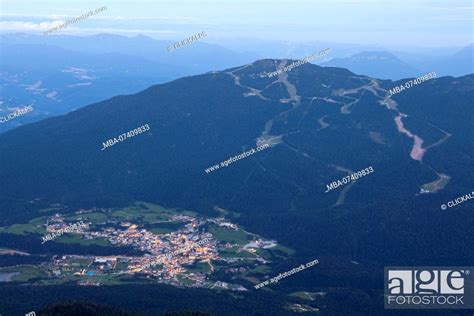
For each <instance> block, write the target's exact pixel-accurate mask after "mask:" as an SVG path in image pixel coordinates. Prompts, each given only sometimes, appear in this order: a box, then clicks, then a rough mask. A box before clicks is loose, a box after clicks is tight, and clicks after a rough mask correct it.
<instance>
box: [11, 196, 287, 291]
mask: <svg viewBox="0 0 474 316" xmlns="http://www.w3.org/2000/svg"><path fill="white" fill-rule="evenodd" d="M43 219H44V222H43V224H39V220H36V221H33V223H35V224H36V225H35V228H37V229H39V230H40V231H42V232H46V233H49V234H54V233H56V232H58V231H59V232H62V231H64V230H65V229H66V228H67V227H68V226H71V225H74V224H75V223H77V222H81V223H82V226H81V229H79V230H76V231H73V232H70V233H65V234H64V235H61V236H60V237H58V238H56V239H55V240H53V241H48V242H50V243H51V242H59V243H67V244H78V245H100V246H106V247H122V249H123V248H124V247H125V248H126V249H131V250H132V251H130V252H127V253H125V254H120V255H103V256H98V255H84V254H74V253H71V254H67V253H62V254H56V255H53V256H52V257H51V259H50V261H49V262H46V263H42V264H40V265H38V266H36V267H35V268H36V269H39V270H41V275H42V278H40V280H39V281H36V282H37V283H38V284H52V283H66V282H74V283H77V284H79V285H83V286H101V285H112V284H120V283H123V282H127V283H147V284H148V283H165V284H170V285H174V286H180V287H202V288H213V289H214V288H216V289H228V290H235V291H246V290H247V288H248V286H247V287H245V286H243V285H242V283H248V282H242V280H247V281H250V282H252V283H254V282H256V281H257V280H258V279H260V278H261V275H262V273H265V272H268V271H271V269H270V267H269V266H268V264H271V262H272V261H273V259H274V258H284V257H286V256H288V255H289V254H291V252H292V251H291V249H288V248H285V247H283V246H281V245H278V244H277V243H276V241H274V240H267V239H264V238H262V237H260V236H257V235H256V234H252V233H249V232H247V231H245V230H244V229H242V228H241V227H239V226H238V225H237V224H234V223H232V222H230V221H229V220H227V219H225V217H224V216H222V217H214V218H205V217H202V216H199V215H197V214H195V213H192V212H188V211H177V210H169V209H165V208H161V207H159V206H155V205H153V204H149V203H136V204H135V205H134V206H131V207H129V208H128V209H126V210H123V209H122V210H120V209H115V210H114V209H98V208H93V209H88V210H86V209H79V210H76V211H74V212H72V213H70V212H69V213H62V212H59V211H57V210H55V212H54V214H51V215H49V216H45V217H43ZM40 226H42V227H41V229H40ZM122 252H123V251H122ZM19 270H20V271H19V273H21V269H19ZM216 272H218V275H219V276H222V275H225V277H224V279H220V278H215V277H214V276H213V275H214V274H215V273H216ZM239 281H240V282H239Z"/></svg>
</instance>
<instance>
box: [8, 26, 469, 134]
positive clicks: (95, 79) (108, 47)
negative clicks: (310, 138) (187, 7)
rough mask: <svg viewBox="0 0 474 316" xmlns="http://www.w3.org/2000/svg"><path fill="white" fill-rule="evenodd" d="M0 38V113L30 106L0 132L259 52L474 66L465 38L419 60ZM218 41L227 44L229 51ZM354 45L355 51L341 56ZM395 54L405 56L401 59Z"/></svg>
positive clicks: (298, 48) (387, 67)
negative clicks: (450, 50)
mask: <svg viewBox="0 0 474 316" xmlns="http://www.w3.org/2000/svg"><path fill="white" fill-rule="evenodd" d="M1 42H2V58H1V59H0V69H2V71H1V72H0V83H2V85H0V92H1V95H2V97H1V99H0V116H5V115H7V114H9V113H11V112H13V111H15V110H16V109H18V108H21V107H24V106H26V105H32V106H33V108H34V111H32V112H31V113H29V114H28V115H24V116H22V117H19V118H16V119H15V120H11V121H9V122H7V123H4V124H0V133H2V132H5V131H7V130H10V129H12V128H15V127H17V126H20V125H22V124H26V123H30V122H34V121H38V120H41V119H44V118H46V117H50V116H55V115H60V114H64V113H68V112H70V111H71V110H74V109H77V108H80V107H82V106H84V105H86V104H90V103H93V102H98V101H101V100H104V99H107V98H110V97H112V96H115V95H126V94H132V93H136V92H138V91H141V90H143V89H145V88H147V87H149V86H151V85H153V84H157V83H163V82H167V81H170V80H173V79H176V78H179V77H183V76H186V75H193V74H198V73H203V72H207V71H215V70H220V69H225V68H228V67H232V66H233V65H235V64H245V63H248V62H251V61H253V60H255V59H257V58H261V57H262V56H265V57H267V56H275V57H283V58H288V57H289V56H294V58H303V57H305V56H308V55H311V54H312V53H314V52H316V51H320V50H321V49H323V48H327V47H329V48H331V53H330V54H329V55H328V56H326V57H325V58H322V59H321V60H316V61H314V63H316V64H320V63H323V64H324V65H327V66H337V67H343V68H347V69H349V70H351V71H353V72H354V73H357V74H362V75H367V76H371V77H375V78H382V79H401V78H406V77H410V76H418V75H420V74H422V73H423V72H431V71H436V70H438V72H437V73H438V74H439V75H456V76H460V75H464V74H468V73H472V72H473V66H472V51H473V50H472V47H473V46H472V45H470V46H468V47H466V48H464V49H463V50H461V51H460V52H458V53H456V54H454V56H452V57H446V56H445V55H442V56H441V57H437V58H435V59H433V60H430V61H429V62H426V58H425V59H423V58H421V57H420V54H418V55H416V54H415V55H409V56H404V55H403V53H399V52H397V53H396V54H395V55H394V54H391V53H388V52H386V51H372V52H365V51H363V50H364V49H367V48H370V49H375V47H367V46H361V45H346V44H332V43H313V44H311V43H309V44H306V45H303V44H298V45H295V44H291V43H284V42H272V41H263V42H261V43H260V44H257V42H249V41H247V42H245V41H242V42H237V43H236V42H228V41H227V42H226V41H223V42H222V43H221V44H220V45H218V44H210V43H206V42H205V41H203V42H201V41H198V42H196V43H193V44H192V45H189V47H185V48H184V49H180V50H177V51H174V52H168V51H167V50H166V47H168V46H169V45H171V44H172V43H173V42H171V41H164V40H154V39H152V38H149V37H146V36H135V37H125V36H119V35H110V34H99V35H94V36H86V37H78V36H68V35H51V36H37V35H30V34H21V33H20V34H6V35H2V36H1ZM98 43H100V44H98ZM222 45H224V46H225V45H228V46H229V47H231V50H229V49H227V48H224V47H223V46H222ZM358 51H359V52H360V51H362V52H360V53H356V55H352V56H351V57H342V56H347V55H349V54H352V53H351V52H358ZM396 55H397V56H398V55H401V56H403V57H407V58H408V59H409V61H408V63H406V62H403V61H402V60H400V59H399V58H398V57H396ZM414 56H415V57H417V58H418V59H416V58H415V57H414ZM330 58H333V59H332V60H329V59H330ZM402 59H403V58H402ZM328 60H329V61H328Z"/></svg>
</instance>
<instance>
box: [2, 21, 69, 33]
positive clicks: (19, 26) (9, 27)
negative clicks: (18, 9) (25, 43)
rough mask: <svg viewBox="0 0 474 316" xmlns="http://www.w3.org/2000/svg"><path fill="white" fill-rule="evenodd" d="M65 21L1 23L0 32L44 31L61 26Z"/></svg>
mask: <svg viewBox="0 0 474 316" xmlns="http://www.w3.org/2000/svg"><path fill="white" fill-rule="evenodd" d="M64 22H66V21H62V20H56V21H52V22H40V23H33V22H26V21H1V22H0V31H45V30H49V29H51V28H54V27H56V26H59V25H61V24H63V23H64Z"/></svg>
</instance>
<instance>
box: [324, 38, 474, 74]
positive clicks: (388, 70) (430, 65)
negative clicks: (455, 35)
mask: <svg viewBox="0 0 474 316" xmlns="http://www.w3.org/2000/svg"><path fill="white" fill-rule="evenodd" d="M473 60H474V46H473V45H472V44H471V45H469V46H466V47H464V48H463V49H462V50H460V51H459V52H457V53H455V54H454V55H452V56H449V57H440V58H437V59H434V60H431V61H428V62H426V61H424V62H418V63H416V64H408V63H406V62H404V61H402V60H400V59H399V58H398V57H397V56H395V55H394V54H391V53H388V52H385V51H374V52H361V53H358V54H355V55H352V56H349V57H344V58H334V59H331V60H329V61H327V62H325V63H322V65H324V66H334V67H341V68H347V69H349V70H350V71H353V72H354V73H356V74H360V75H366V76H369V77H373V78H380V79H392V80H398V79H403V78H409V77H417V76H420V75H422V74H424V73H428V72H431V71H435V72H436V73H437V74H438V75H441V76H464V75H468V74H472V73H474V65H473Z"/></svg>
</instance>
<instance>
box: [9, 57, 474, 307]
mask: <svg viewBox="0 0 474 316" xmlns="http://www.w3.org/2000/svg"><path fill="white" fill-rule="evenodd" d="M292 62H294V61H292V60H271V59H266V60H260V61H256V62H254V63H253V64H249V65H245V66H241V67H236V68H232V69H227V70H224V71H219V72H210V73H206V74H203V75H198V76H192V77H185V78H181V79H178V80H175V81H172V82H169V83H166V84H161V85H155V86H152V87H150V88H148V89H146V90H144V91H142V92H140V93H137V94H134V95H127V96H117V97H114V98H111V99H108V100H106V101H103V102H99V103H95V104H91V105H89V106H86V107H84V108H81V109H79V110H76V111H74V112H71V113H69V114H67V115H63V116H59V117H55V118H50V119H46V120H44V121H41V122H37V123H33V124H30V125H27V126H23V127H20V128H17V129H15V130H13V131H9V132H6V133H4V134H2V135H0V152H1V155H0V165H1V166H2V168H1V169H0V178H1V179H2V184H1V189H0V200H1V201H2V206H1V208H0V212H1V214H0V215H1V218H0V222H1V225H6V224H11V223H14V222H18V221H21V220H23V219H25V218H27V217H28V216H32V215H33V214H35V212H36V210H35V209H34V208H32V207H31V205H30V203H29V202H30V201H31V200H35V201H41V203H64V204H67V205H69V206H71V207H88V206H117V205H122V204H126V203H129V202H131V201H136V200H141V201H150V202H154V203H158V204H161V205H165V206H170V207H179V208H184V209H192V210H195V211H199V212H201V213H208V214H209V213H214V214H215V209H216V208H220V209H224V210H227V211H231V212H233V213H232V214H234V216H233V220H235V221H236V222H238V223H239V224H241V225H243V226H244V227H246V228H248V229H250V230H252V231H255V232H258V233H259V234H262V235H264V236H267V237H269V238H274V239H276V240H278V241H282V242H283V243H284V244H286V245H288V246H290V247H292V248H293V249H295V250H296V251H297V253H298V256H299V262H304V260H306V259H309V258H311V259H314V258H320V257H324V256H327V257H331V258H332V259H327V262H330V261H331V260H334V262H340V266H338V265H337V264H335V265H331V267H328V268H327V270H323V272H320V271H319V270H316V269H315V270H314V271H316V272H310V273H309V274H306V275H305V276H300V275H298V276H294V277H292V278H291V279H289V280H288V282H285V284H283V285H281V288H280V289H282V290H285V289H296V288H297V287H298V285H301V284H303V283H304V284H305V285H306V286H310V287H312V286H314V290H317V288H318V287H320V286H322V284H324V286H327V287H332V288H334V287H341V288H345V289H346V290H347V289H351V291H352V290H354V289H355V291H361V292H360V294H361V296H360V297H359V296H351V299H354V300H359V298H360V299H361V301H364V300H368V301H369V300H371V299H376V298H377V297H378V296H377V294H374V293H373V292H371V289H373V288H379V289H380V288H381V286H382V285H381V284H378V283H377V281H376V280H381V279H382V277H381V275H382V273H383V266H389V265H398V264H403V265H426V266H429V265H452V264H453V263H456V264H457V265H469V264H470V263H472V261H473V259H474V258H473V256H472V249H473V247H474V238H472V237H473V231H472V227H473V224H474V217H472V202H471V204H469V203H468V202H466V203H463V204H460V205H458V206H456V207H455V208H449V209H448V210H441V209H440V205H442V204H446V203H447V202H448V201H450V200H452V199H454V198H456V197H458V196H462V195H464V194H467V193H470V192H472V191H473V184H474V183H473V180H472V179H474V171H473V168H472V159H473V157H474V140H473V139H474V137H473V136H474V135H473V127H474V126H473V121H474V107H473V104H474V103H473V102H472V101H473V97H474V82H473V81H474V75H468V76H464V77H459V78H453V77H441V78H432V79H429V80H426V81H424V82H420V83H418V84H415V85H413V86H412V87H411V88H407V89H404V90H403V91H401V92H400V93H397V94H394V95H391V96H390V93H389V92H388V91H389V90H392V89H394V87H396V86H399V85H405V83H406V82H407V81H409V80H410V79H403V80H400V81H397V82H393V81H390V80H377V79H372V78H369V77H365V76H359V75H355V74H353V73H351V72H350V71H348V70H345V69H341V68H333V67H319V66H315V65H312V64H304V65H301V66H299V67H296V68H294V69H293V70H291V71H284V72H283V73H281V74H280V75H278V76H276V77H272V78H269V77H268V76H266V74H268V73H270V72H272V71H276V70H277V69H281V68H283V67H285V66H288V65H290V64H291V63H292ZM146 124H147V125H148V126H149V129H148V130H147V131H145V132H143V133H140V134H138V135H136V136H134V137H127V139H126V140H124V141H120V142H118V143H116V144H114V145H113V146H111V147H108V148H105V149H103V146H104V145H103V143H105V142H106V141H107V140H109V139H114V138H118V137H119V135H121V134H123V133H127V132H128V131H131V130H134V129H136V128H138V127H140V126H144V125H146ZM262 144H270V148H267V149H265V150H262V151H259V152H257V153H255V154H254V155H251V156H249V157H247V158H243V159H241V160H238V161H235V162H233V163H232V164H230V165H229V166H227V167H220V168H219V169H217V170H214V171H212V172H209V173H207V172H206V171H205V169H207V168H209V167H211V166H213V165H216V164H218V163H220V162H221V161H225V160H227V159H229V158H230V157H233V156H236V155H239V154H240V153H243V152H244V151H248V150H250V149H252V148H256V147H258V146H261V145H262ZM102 149H103V150H102ZM446 157H449V159H447V158H446ZM369 168H371V169H372V170H373V171H372V172H370V173H369V172H364V173H366V175H365V176H361V177H360V178H358V179H357V180H354V179H351V181H350V183H349V184H347V185H342V186H340V187H337V188H334V189H331V190H328V186H329V185H330V184H331V183H332V182H335V181H336V182H337V181H338V180H341V179H343V178H344V177H347V176H351V174H353V173H354V172H358V171H361V170H365V169H369ZM326 191H328V192H327V193H326ZM434 254H436V255H434ZM334 258H338V260H337V261H336V260H335V259H334ZM351 260H352V261H354V262H357V264H349V262H350V261H351ZM320 261H321V262H322V264H321V266H322V267H324V260H322V259H320ZM286 264H287V263H285V266H284V267H283V266H282V269H280V271H285V269H284V268H287V266H286ZM295 264H296V262H295ZM282 265H283V263H282ZM290 267H291V265H290ZM357 269H359V270H357ZM365 269H367V270H370V271H371V273H372V274H371V276H370V278H359V276H360V275H361V274H362V270H365ZM355 270H357V271H358V272H357V273H356V274H354V279H351V278H349V276H350V275H351V274H353V273H354V271H355ZM324 271H325V272H324ZM313 273H314V274H313ZM319 273H322V274H323V275H324V276H325V277H327V278H323V277H321V274H319ZM338 273H340V274H339V277H336V276H337V275H338ZM367 275H368V274H367ZM331 276H334V277H331ZM341 276H344V278H343V277H341ZM342 280H344V281H342ZM308 284H309V285H308ZM338 293H340V292H339V291H338V292H335V293H334V297H333V299H334V302H336V301H337V297H338ZM367 293H370V294H367ZM355 297H357V299H356V298H355ZM329 298H330V297H329ZM329 298H328V299H329ZM362 298H363V299H362ZM334 302H333V304H334V306H337V304H336V303H334ZM377 302H378V300H377ZM374 305H377V304H374ZM331 306H332V305H331ZM372 307H373V306H372ZM372 307H371V308H372ZM341 308H342V307H341ZM191 310H192V309H191ZM362 314H363V313H362Z"/></svg>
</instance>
